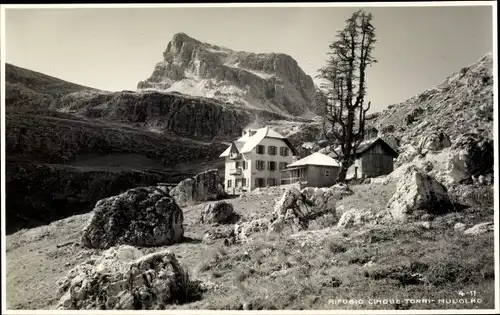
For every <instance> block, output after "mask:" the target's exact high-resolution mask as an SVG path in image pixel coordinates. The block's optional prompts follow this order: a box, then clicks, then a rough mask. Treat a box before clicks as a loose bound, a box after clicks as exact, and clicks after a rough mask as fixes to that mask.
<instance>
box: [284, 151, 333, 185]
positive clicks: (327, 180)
mask: <svg viewBox="0 0 500 315" xmlns="http://www.w3.org/2000/svg"><path fill="white" fill-rule="evenodd" d="M339 170H340V164H339V163H338V162H337V161H336V160H335V159H332V158H331V157H329V156H328V155H326V154H322V153H319V152H316V153H313V154H311V155H308V156H306V157H305V158H303V159H300V160H298V161H296V162H294V163H292V164H290V165H287V167H286V168H285V169H284V170H283V171H282V172H281V184H282V185H286V184H295V183H300V187H301V188H304V187H329V186H332V185H333V184H335V181H336V179H337V176H338V174H339Z"/></svg>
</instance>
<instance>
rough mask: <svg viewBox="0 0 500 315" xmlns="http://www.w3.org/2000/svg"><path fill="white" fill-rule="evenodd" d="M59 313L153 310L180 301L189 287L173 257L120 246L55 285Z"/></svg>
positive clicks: (189, 284) (84, 265)
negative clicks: (144, 252)
mask: <svg viewBox="0 0 500 315" xmlns="http://www.w3.org/2000/svg"><path fill="white" fill-rule="evenodd" d="M58 285H59V294H62V297H61V298H60V300H59V303H58V309H60V310H85V309H87V310H89V309H94V310H95V309H100V310H113V309H114V310H137V309H139V310H141V309H142V310H154V309H165V308H166V306H167V305H169V304H174V303H177V302H179V301H184V300H185V299H186V298H187V295H188V294H189V292H190V287H192V286H191V283H190V281H189V279H188V278H187V277H186V272H185V271H184V270H183V269H182V267H181V266H180V265H179V262H178V261H177V259H176V257H175V255H174V254H173V253H171V252H170V251H161V252H157V253H152V254H149V255H145V256H144V255H143V253H142V252H141V251H140V250H138V249H136V248H135V247H132V246H128V245H120V246H118V247H112V248H110V249H108V250H107V251H105V252H104V253H103V254H102V256H100V257H93V258H90V259H88V260H87V261H85V262H83V263H82V264H79V265H77V266H76V267H74V268H73V269H71V270H70V271H69V272H68V274H67V275H66V276H65V277H63V278H62V279H60V280H59V281H58Z"/></svg>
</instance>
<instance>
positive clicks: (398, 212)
mask: <svg viewBox="0 0 500 315" xmlns="http://www.w3.org/2000/svg"><path fill="white" fill-rule="evenodd" d="M449 206H450V200H449V197H448V190H447V189H446V187H445V186H443V185H442V184H441V183H439V182H438V181H437V180H436V179H434V178H433V177H432V176H429V175H428V174H426V173H424V172H423V171H422V170H420V169H418V168H417V167H415V166H410V167H408V168H407V170H406V172H405V173H404V174H403V176H402V177H401V179H400V180H399V181H398V184H397V190H396V192H395V193H394V195H393V196H392V198H391V199H390V200H389V203H388V204H387V207H388V208H389V209H390V212H391V215H392V217H393V218H394V219H395V220H398V221H405V220H407V219H408V218H409V217H411V215H412V214H413V212H415V211H416V210H426V211H427V212H429V213H433V214H439V213H445V212H447V211H448V210H449Z"/></svg>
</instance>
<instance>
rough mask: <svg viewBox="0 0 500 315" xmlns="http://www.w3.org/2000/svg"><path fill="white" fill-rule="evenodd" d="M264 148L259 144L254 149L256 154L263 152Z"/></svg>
mask: <svg viewBox="0 0 500 315" xmlns="http://www.w3.org/2000/svg"><path fill="white" fill-rule="evenodd" d="M264 149H265V147H264V146H263V145H260V144H259V145H258V146H257V149H256V150H257V154H264Z"/></svg>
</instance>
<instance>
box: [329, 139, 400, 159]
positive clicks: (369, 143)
mask: <svg viewBox="0 0 500 315" xmlns="http://www.w3.org/2000/svg"><path fill="white" fill-rule="evenodd" d="M377 143H381V144H382V146H383V147H384V148H385V149H386V150H387V151H388V153H389V154H391V155H393V156H395V157H397V156H398V155H399V153H398V152H396V151H395V150H394V149H393V148H392V147H391V146H390V145H389V144H388V143H387V142H385V141H384V139H382V138H379V137H377V138H373V139H368V140H365V141H363V142H361V143H360V144H359V146H358V148H357V149H356V152H355V153H354V154H355V155H361V154H363V153H364V152H366V151H367V150H368V149H370V148H371V147H373V146H374V145H375V144H377ZM334 151H335V152H337V154H339V155H340V156H342V155H343V153H342V151H341V148H340V146H338V147H336V148H335V150H334ZM329 155H330V156H332V155H333V156H335V157H336V155H335V153H330V154H329Z"/></svg>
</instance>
